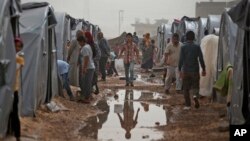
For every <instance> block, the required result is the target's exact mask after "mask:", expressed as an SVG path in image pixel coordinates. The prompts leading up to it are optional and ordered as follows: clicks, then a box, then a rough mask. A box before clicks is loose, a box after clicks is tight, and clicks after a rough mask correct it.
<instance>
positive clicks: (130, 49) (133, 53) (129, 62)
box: [119, 33, 140, 87]
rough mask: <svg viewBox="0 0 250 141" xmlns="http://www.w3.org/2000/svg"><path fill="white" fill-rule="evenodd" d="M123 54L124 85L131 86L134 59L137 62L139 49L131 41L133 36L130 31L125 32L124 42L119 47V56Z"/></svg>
mask: <svg viewBox="0 0 250 141" xmlns="http://www.w3.org/2000/svg"><path fill="white" fill-rule="evenodd" d="M123 53H124V54H125V55H124V58H123V59H124V68H125V77H126V86H129V84H130V85H131V86H132V87H133V86H134V84H133V81H134V64H135V61H136V60H135V59H137V61H138V63H140V60H139V49H138V48H137V46H136V44H135V43H133V36H132V34H131V33H127V35H126V43H125V44H124V45H123V46H122V47H121V52H120V55H119V58H120V57H121V56H122V54H123Z"/></svg>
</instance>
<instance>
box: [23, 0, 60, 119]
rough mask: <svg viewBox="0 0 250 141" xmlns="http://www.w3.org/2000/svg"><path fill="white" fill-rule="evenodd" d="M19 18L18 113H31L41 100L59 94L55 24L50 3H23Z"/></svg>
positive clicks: (42, 101) (26, 114)
mask: <svg viewBox="0 0 250 141" xmlns="http://www.w3.org/2000/svg"><path fill="white" fill-rule="evenodd" d="M22 7H23V14H22V16H21V18H20V25H21V29H20V30H21V37H22V39H23V41H24V48H23V51H24V53H25V55H24V59H25V65H24V68H23V71H22V82H23V90H22V93H21V95H22V104H21V105H22V108H21V115H23V116H34V115H35V111H36V109H37V107H38V106H39V105H40V104H43V103H45V102H49V101H50V100H51V98H52V97H53V96H55V95H57V94H58V74H57V58H56V46H55V26H56V24H57V22H56V18H55V15H54V12H53V9H52V7H51V6H50V5H49V4H48V3H46V2H44V3H25V4H23V5H22Z"/></svg>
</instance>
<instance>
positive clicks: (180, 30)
mask: <svg viewBox="0 0 250 141" xmlns="http://www.w3.org/2000/svg"><path fill="white" fill-rule="evenodd" d="M220 20H221V15H208V17H207V18H201V17H198V18H190V17H187V16H184V17H182V18H181V20H177V19H175V20H174V21H173V22H172V24H162V25H160V26H159V27H158V29H157V42H158V47H159V50H160V51H159V52H158V55H157V59H158V60H160V59H161V58H162V55H163V52H164V50H165V47H166V44H167V40H168V39H171V37H172V34H174V33H177V34H178V35H179V36H180V38H181V41H182V42H184V41H185V33H186V32H187V31H190V30H191V31H194V33H195V35H196V36H195V39H196V43H197V44H200V41H201V39H202V38H203V37H204V32H205V30H206V29H207V30H208V32H209V34H212V33H215V34H217V35H218V34H219V32H218V31H219V30H218V29H219V28H220Z"/></svg>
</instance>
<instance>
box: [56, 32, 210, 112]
mask: <svg viewBox="0 0 250 141" xmlns="http://www.w3.org/2000/svg"><path fill="white" fill-rule="evenodd" d="M185 36H186V37H185V38H186V42H185V43H181V42H180V38H179V35H178V34H176V33H175V34H173V35H172V39H171V41H170V42H169V43H168V44H167V46H166V49H165V54H164V57H165V58H164V62H165V64H166V65H167V73H166V79H165V93H166V94H168V93H169V90H170V87H171V85H172V82H173V80H174V78H175V82H176V89H175V90H176V93H181V92H183V93H184V98H185V103H186V104H185V105H186V107H184V108H185V109H190V106H191V102H190V101H191V100H190V93H192V95H193V96H194V101H195V107H196V108H199V101H198V94H199V80H200V74H199V69H200V66H201V68H202V76H205V75H206V69H205V63H204V60H203V55H202V51H201V48H200V46H198V45H196V44H195V43H194V38H195V34H194V32H192V31H189V32H187V33H186V35H185ZM97 39H98V42H97V43H95V42H94V40H93V37H92V35H91V33H90V32H83V31H80V30H79V31H78V32H77V35H76V41H72V45H71V46H70V48H69V56H68V61H69V62H70V60H71V59H72V58H71V57H72V56H73V58H74V59H75V61H77V63H74V64H73V65H72V64H71V63H70V64H69V67H68V68H69V70H70V68H74V66H76V67H78V68H79V72H78V79H79V86H80V88H81V99H80V101H81V102H83V103H89V102H90V100H91V93H92V92H93V93H95V94H98V93H99V88H98V85H97V82H98V74H99V73H100V74H101V81H106V76H107V73H108V74H113V73H115V75H118V72H117V70H116V69H115V59H116V58H122V57H123V61H124V69H125V80H126V83H125V86H132V87H133V86H134V83H133V81H134V66H135V64H136V63H138V64H141V68H142V69H143V70H142V72H149V69H152V67H153V65H154V64H155V61H154V60H155V59H154V58H155V55H156V54H157V51H158V48H157V47H156V46H155V43H154V42H155V41H154V40H151V39H150V34H149V33H146V34H145V35H144V37H143V39H142V41H139V38H138V37H137V36H136V33H134V35H132V34H131V33H127V34H126V39H125V42H124V43H123V44H122V45H119V49H118V51H117V50H114V51H111V48H110V47H109V44H108V41H107V40H106V39H105V38H104V37H103V33H101V32H100V33H98V36H97ZM74 49H78V50H77V51H76V54H75V56H77V57H75V56H74V55H73V51H74ZM140 51H141V52H142V59H140V55H139V52H140ZM109 58H110V62H109V63H107V62H108V59H109ZM58 64H60V63H58ZM107 64H109V68H110V69H109V70H108V71H107V70H106V66H107ZM199 64H200V66H199ZM70 65H72V66H70ZM59 69H60V67H59ZM72 70H74V69H72ZM60 74H61V75H62V78H64V82H65V83H64V84H66V85H68V86H64V87H65V88H66V90H67V92H68V95H69V97H70V99H74V98H73V95H72V92H71V91H70V88H69V83H68V82H67V80H68V78H67V76H66V75H63V74H64V73H60ZM67 75H68V74H67ZM73 75H74V76H77V74H76V71H75V73H74V74H73Z"/></svg>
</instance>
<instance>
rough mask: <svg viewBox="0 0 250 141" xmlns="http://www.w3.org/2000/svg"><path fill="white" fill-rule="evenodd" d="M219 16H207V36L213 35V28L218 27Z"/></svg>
mask: <svg viewBox="0 0 250 141" xmlns="http://www.w3.org/2000/svg"><path fill="white" fill-rule="evenodd" d="M220 20H221V15H208V18H207V30H208V33H209V34H213V32H214V29H215V28H219V27H220Z"/></svg>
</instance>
